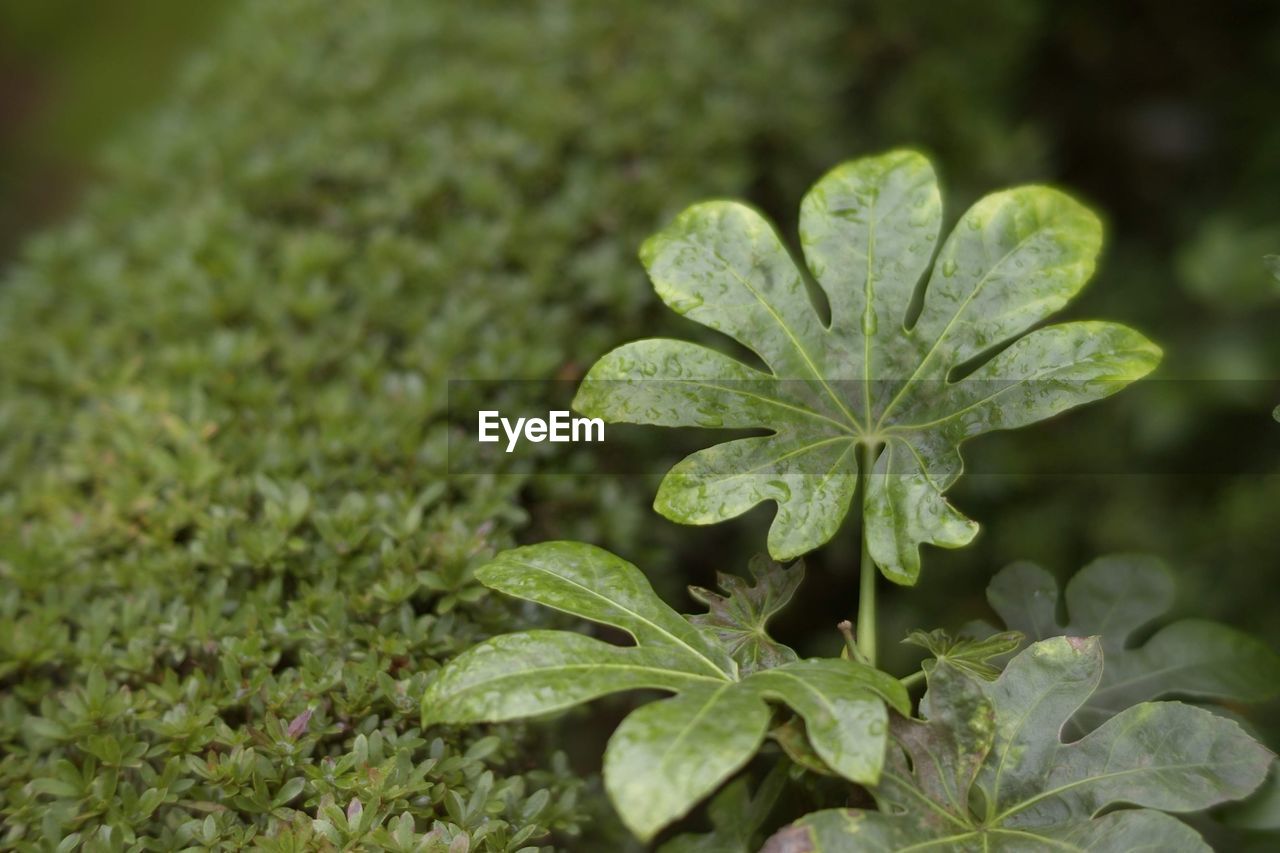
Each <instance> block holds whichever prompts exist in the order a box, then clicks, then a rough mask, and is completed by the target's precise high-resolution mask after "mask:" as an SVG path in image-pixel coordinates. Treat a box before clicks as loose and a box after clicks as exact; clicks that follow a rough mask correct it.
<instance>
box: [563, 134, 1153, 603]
mask: <svg viewBox="0 0 1280 853" xmlns="http://www.w3.org/2000/svg"><path fill="white" fill-rule="evenodd" d="M800 220H801V221H800V239H801V243H802V245H803V248H804V253H805V260H806V261H807V266H808V271H809V273H810V274H812V276H813V277H814V278H815V279H816V281H817V284H818V286H819V287H820V288H821V290H822V292H823V293H824V294H825V296H826V299H827V301H828V303H829V304H830V308H831V321H830V323H829V324H826V323H824V322H823V321H822V319H821V318H820V315H819V313H818V311H817V310H816V309H815V307H814V305H813V303H812V301H811V299H810V296H809V293H808V289H807V285H806V281H805V273H804V272H803V271H802V270H801V269H800V267H799V266H797V264H796V263H795V262H794V260H793V259H792V257H791V255H790V253H789V252H788V251H787V249H786V248H785V246H784V245H783V242H782V240H781V239H780V238H779V236H778V235H777V233H776V232H775V231H774V230H773V228H772V226H771V225H770V224H769V223H768V222H767V221H766V220H765V219H764V218H763V217H762V216H761V215H760V214H759V213H757V212H756V211H755V210H753V209H751V208H749V207H746V206H744V205H742V204H737V203H733V202H709V203H706V204H700V205H695V206H694V207H691V208H689V209H688V210H686V211H685V212H684V213H682V214H681V215H680V216H679V217H677V218H676V220H675V221H674V222H673V223H672V224H671V225H670V226H669V227H668V228H666V229H665V230H663V231H661V232H660V233H658V234H657V235H655V236H653V237H652V238H650V239H649V240H648V241H647V242H646V243H645V244H644V247H643V248H642V250H641V259H642V260H643V262H644V264H645V266H646V267H647V269H648V271H649V276H650V278H651V279H652V281H653V285H654V288H655V290H656V291H657V293H658V295H659V296H660V297H661V298H662V299H663V301H665V302H666V303H667V305H669V306H670V307H671V308H673V309H674V310H675V311H677V312H679V313H680V314H683V315H685V316H687V317H689V318H690V319H692V320H694V321H696V322H698V323H701V324H703V325H704V326H707V327H709V328H711V329H714V330H716V331H718V332H722V333H724V334H725V335H727V336H729V337H731V338H733V339H734V340H736V341H737V342H738V343H740V344H742V345H743V346H745V347H747V348H748V349H749V350H751V351H752V352H754V353H755V354H756V355H757V356H759V358H760V359H761V360H762V361H763V363H764V366H765V367H766V368H767V369H766V370H760V369H757V368H756V367H753V366H750V365H748V364H746V363H744V362H742V361H739V360H737V359H735V358H731V357H729V356H727V355H724V354H722V353H719V352H717V351H715V350H711V349H708V348H706V347H702V346H698V345H695V344H691V343H687V342H684V341H676V340H663V339H651V340H642V341H637V342H635V343H631V344H627V345H625V346H622V347H619V348H618V349H615V350H614V351H612V352H610V353H608V354H607V355H605V356H604V357H603V358H601V359H600V360H599V361H598V362H597V363H596V364H595V366H594V367H592V368H591V370H590V372H589V373H588V374H587V377H586V378H585V379H584V381H583V383H582V386H581V387H580V388H579V390H578V395H577V397H576V399H575V401H574V406H575V408H577V409H578V410H579V411H581V412H583V413H585V414H588V415H591V416H593V417H601V418H604V419H606V420H610V421H615V422H630V423H647V424H657V425H662V426H702V427H715V428H722V427H727V428H765V429H768V430H770V434H769V435H764V436H755V437H751V438H742V439H737V440H734V441H729V442H726V443H724V444H720V445H717V446H714V447H711V448H708V449H706V450H702V451H699V452H697V453H695V454H693V455H691V456H689V457H688V458H686V459H685V460H683V461H682V462H680V463H679V464H677V465H676V466H675V467H674V468H672V469H671V471H670V472H668V474H667V476H666V477H665V478H664V480H663V482H662V485H661V487H660V488H659V491H658V495H657V497H656V499H655V501H654V506H655V508H656V509H657V510H658V511H659V512H660V513H662V514H663V515H665V516H667V517H668V518H671V519H673V520H675V521H679V522H683V523H687V524H711V523H714V522H718V521H723V520H725V519H728V518H732V517H734V516H737V515H740V514H741V513H743V512H745V511H746V510H748V509H750V508H751V507H753V506H755V505H756V504H758V503H760V502H762V501H773V502H774V503H776V504H777V514H776V516H775V518H774V521H773V524H772V526H771V527H770V529H769V552H770V554H771V555H772V556H773V557H774V558H775V559H778V560H785V559H790V558H792V557H795V556H798V555H800V554H802V553H804V552H806V551H808V550H810V549H812V548H815V547H817V546H819V545H821V544H822V543H824V542H826V541H827V540H828V539H830V538H831V536H832V535H833V534H834V533H835V531H836V529H837V528H838V527H839V525H840V522H841V520H842V519H843V518H844V516H845V515H846V513H847V512H848V510H849V507H850V503H851V501H852V499H853V497H854V492H855V490H856V486H857V480H858V477H857V473H858V472H857V470H856V459H857V456H858V454H857V453H856V452H855V450H856V447H857V445H858V444H860V443H865V444H868V445H873V446H877V447H879V446H881V445H883V447H884V449H883V452H881V453H880V455H879V457H878V459H877V461H876V463H875V467H874V469H873V472H872V473H873V474H874V476H872V477H871V479H870V485H869V487H868V490H867V494H866V495H864V496H863V502H864V507H865V513H864V518H865V523H866V528H867V539H868V542H869V545H870V549H871V554H872V557H873V558H874V559H875V561H876V563H877V564H878V565H879V566H880V567H881V569H882V571H883V572H884V574H885V575H886V576H887V577H889V578H890V579H891V580H894V581H896V582H898V583H904V584H910V583H914V582H915V580H916V577H917V575H918V573H919V567H920V561H919V553H918V551H919V546H920V545H921V544H923V543H931V544H934V545H939V546H943V547H958V546H961V545H964V544H966V543H968V542H969V541H970V540H971V539H972V538H973V536H974V535H975V533H976V531H977V526H976V525H975V524H974V523H973V522H972V521H970V520H969V519H967V518H965V517H964V516H963V515H961V514H960V513H959V512H958V511H956V510H955V509H954V508H953V507H951V505H950V504H948V503H947V501H946V499H945V498H944V497H943V494H944V493H945V492H946V490H947V489H948V488H950V486H951V485H952V484H953V483H954V482H955V481H956V479H957V478H958V477H959V476H960V473H961V470H962V467H963V466H962V462H961V458H960V452H959V447H960V444H961V443H962V442H963V441H964V440H966V439H968V438H970V437H972V436H975V435H978V434H981V433H984V432H988V431H991V430H996V429H1011V428H1014V427H1019V426H1023V425H1026V424H1029V423H1033V422H1035V421H1038V420H1042V419H1044V418H1046V417H1049V416H1051V415H1054V414H1056V413H1058V412H1061V411H1063V410H1065V409H1068V408H1071V407H1072V406H1076V405H1079V404H1081V403H1085V402H1089V401H1091V400H1096V399H1099V398H1101V397H1105V396H1107V395H1108V394H1110V393H1112V392H1114V391H1116V390H1119V389H1120V388H1121V387H1122V386H1124V385H1125V384H1127V383H1129V382H1132V381H1133V380H1135V379H1137V378H1139V377H1141V376H1143V375H1145V374H1146V373H1148V372H1149V371H1150V370H1151V369H1153V368H1154V367H1155V365H1156V363H1157V361H1158V360H1159V357H1160V351H1159V349H1158V348H1157V347H1155V346H1154V345H1153V344H1151V342H1149V341H1148V340H1147V339H1146V338H1144V337H1142V336H1141V335H1140V334H1138V333H1137V332H1134V331H1133V330H1131V329H1128V328H1125V327H1124V326H1118V325H1115V324H1110V323H1097V322H1077V323H1067V324H1064V325H1058V326H1050V327H1047V328H1043V329H1039V330H1037V331H1034V332H1032V333H1030V334H1028V335H1026V336H1024V337H1021V338H1020V339H1019V336H1020V335H1022V334H1023V333H1025V332H1026V331H1027V330H1028V329H1030V328H1031V327H1032V326H1034V325H1035V324H1037V323H1039V322H1040V321H1041V320H1043V319H1045V318H1046V317H1048V316H1049V315H1050V314H1052V313H1053V312H1055V311H1056V310H1058V309H1059V308H1061V307H1062V306H1063V305H1065V304H1066V303H1067V302H1068V301H1069V300H1070V299H1071V298H1072V297H1073V296H1074V295H1075V294H1076V292H1077V291H1078V290H1079V289H1080V288H1081V287H1082V286H1083V285H1084V283H1085V281H1086V279H1088V277H1089V275H1090V274H1091V273H1092V271H1093V263H1094V257H1095V256H1096V255H1097V252H1098V248H1099V246H1100V243H1101V227H1100V225H1099V224H1098V221H1097V219H1096V217H1094V216H1093V214H1091V213H1090V212H1089V211H1088V210H1086V209H1085V208H1084V207H1082V206H1081V205H1080V204H1078V203H1077V202H1075V201H1074V200H1072V199H1071V198H1069V197H1068V196H1066V195H1063V194H1062V193H1060V192H1057V191H1056V190H1052V189H1049V188H1046V187H1022V188H1019V189H1014V190H1010V191H1008V192H1002V193H996V194H994V195H991V196H988V197H986V198H984V199H982V200H981V201H979V202H978V203H977V204H976V205H974V207H973V208H971V209H970V210H969V211H968V213H966V214H965V215H964V216H963V217H962V218H961V220H960V222H959V224H958V225H957V226H956V229H955V230H954V231H953V232H952V234H951V236H950V237H949V238H948V239H947V241H946V242H945V244H944V245H943V246H942V248H941V250H940V251H939V253H938V258H937V261H936V262H935V263H933V265H932V273H931V274H930V275H929V280H928V285H927V287H926V289H925V291H924V295H923V299H922V302H921V308H920V310H919V315H918V317H917V318H915V320H914V322H911V318H910V313H911V306H912V304H913V301H914V300H915V298H916V291H917V288H918V285H919V282H920V280H921V279H922V277H924V276H925V274H926V273H927V272H928V271H929V269H930V261H931V258H932V257H933V254H934V249H935V246H936V243H937V241H938V236H939V232H940V227H941V222H942V201H941V197H940V195H939V192H938V187H937V182H936V180H935V178H934V174H933V168H932V166H931V165H930V164H929V161H928V160H926V159H925V158H924V157H923V156H921V155H920V154H917V153H915V152H912V151H894V152H890V153H888V154H885V155H883V156H879V157H870V158H866V159H862V160H855V161H853V162H850V163H846V164H844V165H843V166H840V167H838V168H836V169H835V170H833V171H832V172H830V173H829V174H828V175H826V176H825V177H824V178H823V179H822V180H821V181H819V182H818V184H817V185H816V186H814V188H813V189H812V190H811V191H810V192H809V194H808V195H807V196H806V198H805V200H804V203H803V204H802V206H801V216H800ZM1010 342H1012V344H1011V345H1009V346H1007V348H1005V349H1004V350H1003V351H1001V352H999V354H997V355H995V356H994V357H990V358H989V357H988V356H989V355H990V353H992V352H993V351H994V350H995V349H996V348H998V347H1001V346H1004V345H1006V344H1010ZM983 360H985V363H982V364H980V366H978V367H977V369H976V370H974V371H972V373H971V374H970V375H968V376H965V377H963V378H961V379H960V380H959V381H951V380H952V379H954V378H955V374H956V373H957V372H961V371H963V370H968V369H969V368H970V367H972V366H973V364H974V363H975V361H983Z"/></svg>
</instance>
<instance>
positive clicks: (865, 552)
mask: <svg viewBox="0 0 1280 853" xmlns="http://www.w3.org/2000/svg"><path fill="white" fill-rule="evenodd" d="M858 450H859V455H858V481H859V482H858V500H859V501H860V502H861V504H862V506H863V507H864V510H863V517H862V518H861V519H860V522H861V523H860V524H859V527H860V528H861V530H860V533H861V536H862V556H861V558H860V559H859V561H858V572H859V575H860V577H859V580H858V650H859V651H861V652H862V656H863V657H865V658H866V659H867V662H868V663H869V664H870V665H871V666H875V665H876V566H875V563H873V562H872V561H871V552H870V550H869V549H868V547H867V519H866V510H865V507H866V505H867V486H868V485H869V484H870V482H871V466H872V465H873V464H875V459H876V451H877V450H879V448H878V447H875V446H872V445H870V444H863V445H862V446H861V447H860V448H859V449H858Z"/></svg>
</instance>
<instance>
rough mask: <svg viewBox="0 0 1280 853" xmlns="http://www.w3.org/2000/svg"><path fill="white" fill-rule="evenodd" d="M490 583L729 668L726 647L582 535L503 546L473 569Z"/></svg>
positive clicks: (718, 668)
mask: <svg viewBox="0 0 1280 853" xmlns="http://www.w3.org/2000/svg"><path fill="white" fill-rule="evenodd" d="M476 578H477V579H478V580H479V581H480V582H481V583H482V584H484V585H485V586H487V587H489V588H490V589H496V590H498V591H499V592H504V593H506V594H507V595H511V596H514V597H516V598H523V599H524V600H526V601H533V602H536V603H538V604H541V605H544V606H546V607H551V608H554V609H556V610H561V611H563V612H565V613H570V614H572V615H574V616H578V617H581V618H583V619H590V620H591V621H593V622H599V623H601V624H604V625H611V626H613V627H614V628H619V629H621V630H623V631H626V632H627V633H628V634H630V635H631V636H632V637H634V638H635V640H636V643H637V644H638V645H641V646H644V645H651V644H652V645H661V646H663V647H666V648H669V649H670V651H671V652H672V653H674V654H678V655H680V656H681V657H683V658H684V659H685V660H686V662H687V663H688V664H689V666H691V667H694V668H697V669H700V670H702V671H703V672H705V673H706V674H708V675H711V676H713V677H716V678H724V677H726V676H730V675H732V674H734V673H735V672H736V665H735V664H734V663H733V661H732V660H731V659H730V658H729V655H728V653H727V652H725V651H724V650H723V649H721V648H720V647H719V646H718V645H717V644H716V643H715V642H714V641H713V640H711V639H710V638H709V637H708V636H707V635H706V634H705V633H703V632H702V631H700V630H698V629H697V628H696V627H694V626H693V625H690V624H689V622H688V621H687V620H686V619H685V618H684V617H682V616H681V615H680V614H678V613H676V612H675V611H674V610H672V609H671V608H670V607H668V606H667V605H666V604H664V603H663V601H662V599H660V598H658V596H657V594H656V593H654V591H653V587H652V586H650V585H649V581H648V579H646V578H645V576H644V573H643V572H641V571H640V570H639V569H637V568H636V567H635V566H633V565H631V564H630V563H628V562H627V561H626V560H624V559H622V558H621V557H618V556H615V555H613V554H610V553H609V552H608V551H606V550H604V549H603V548H596V547H594V546H592V545H586V544H583V543H581V542H543V543H540V544H538V545H530V546H527V547H524V548H513V549H511V550H509V551H503V552H502V553H501V554H499V555H498V556H496V557H495V558H494V559H493V561H492V562H490V563H489V564H488V565H485V566H482V567H481V568H479V569H477V570H476Z"/></svg>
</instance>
